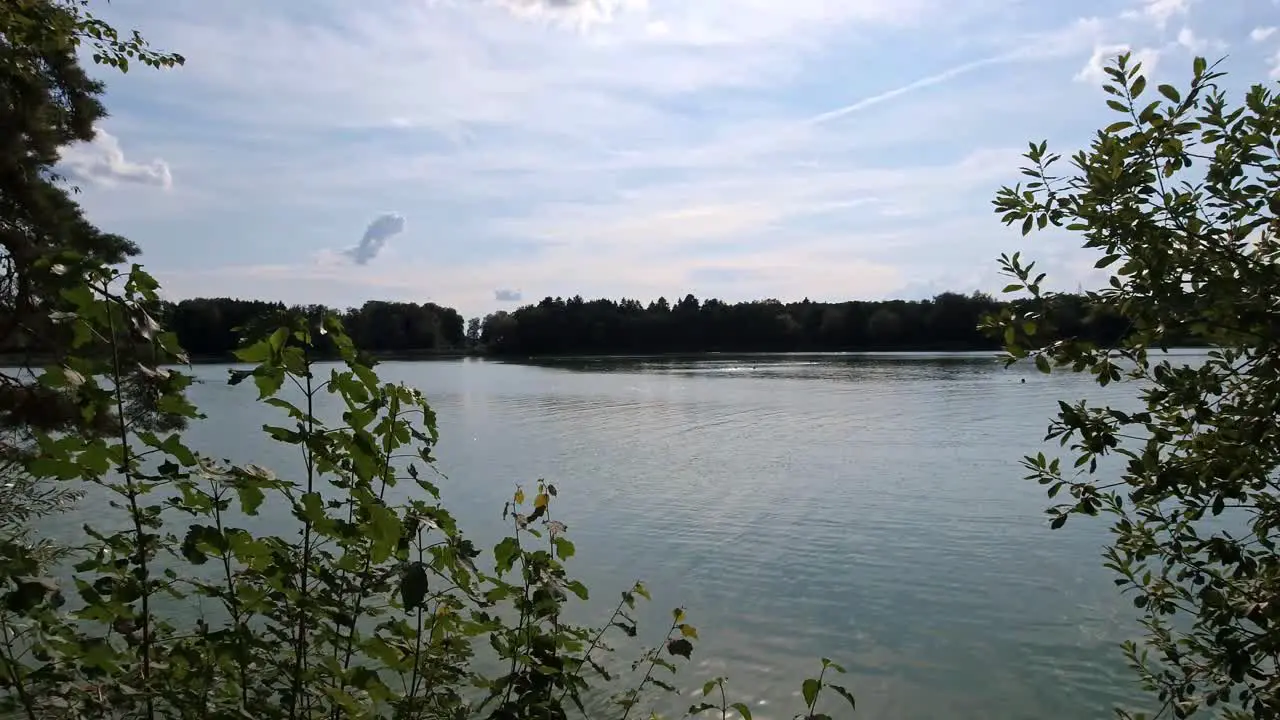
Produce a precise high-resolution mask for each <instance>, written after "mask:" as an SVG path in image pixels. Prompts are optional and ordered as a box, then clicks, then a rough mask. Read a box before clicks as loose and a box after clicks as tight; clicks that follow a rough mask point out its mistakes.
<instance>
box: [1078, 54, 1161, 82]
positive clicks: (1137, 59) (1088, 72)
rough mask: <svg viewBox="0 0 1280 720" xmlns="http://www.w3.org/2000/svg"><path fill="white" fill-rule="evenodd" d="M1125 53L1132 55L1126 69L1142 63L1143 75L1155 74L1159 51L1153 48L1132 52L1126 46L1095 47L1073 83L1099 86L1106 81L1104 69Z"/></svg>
mask: <svg viewBox="0 0 1280 720" xmlns="http://www.w3.org/2000/svg"><path fill="white" fill-rule="evenodd" d="M1126 52H1131V53H1132V56H1131V57H1130V58H1129V65H1128V67H1133V65H1134V64H1135V63H1142V74H1143V75H1145V76H1147V77H1151V76H1152V74H1154V73H1155V70H1156V63H1157V62H1158V61H1159V60H1160V51H1159V50H1156V49H1155V48H1143V49H1141V50H1132V49H1131V48H1130V47H1129V46H1128V45H1097V46H1095V47H1094V48H1093V55H1091V56H1089V61H1088V62H1086V63H1085V65H1084V67H1082V68H1080V72H1078V73H1076V75H1075V78H1074V79H1075V81H1076V82H1087V83H1090V84H1092V85H1101V84H1102V83H1104V82H1106V81H1107V79H1108V76H1107V73H1106V70H1105V68H1106V67H1107V66H1109V65H1110V64H1111V61H1112V60H1115V58H1116V56H1117V55H1122V54H1124V53H1126Z"/></svg>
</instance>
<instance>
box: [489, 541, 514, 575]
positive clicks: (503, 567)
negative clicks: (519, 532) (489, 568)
mask: <svg viewBox="0 0 1280 720" xmlns="http://www.w3.org/2000/svg"><path fill="white" fill-rule="evenodd" d="M519 555H520V541H519V540H516V539H515V538H513V537H508V538H504V539H503V540H502V542H500V543H498V544H497V545H495V546H493V560H494V563H495V564H496V566H497V570H498V574H499V575H502V574H505V573H507V572H510V571H511V568H513V567H515V562H516V557H517V556H519Z"/></svg>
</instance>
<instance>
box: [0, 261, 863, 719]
mask: <svg viewBox="0 0 1280 720" xmlns="http://www.w3.org/2000/svg"><path fill="white" fill-rule="evenodd" d="M156 292H157V286H156V283H155V282H154V280H152V279H151V278H150V277H149V276H148V275H147V274H146V273H145V272H143V271H142V270H141V269H140V268H139V267H137V266H134V267H133V269H132V270H131V271H129V272H127V273H123V272H120V271H117V270H114V269H111V268H108V267H99V268H97V270H96V271H95V272H93V273H90V274H88V275H86V276H85V281H84V285H83V286H82V287H78V288H76V289H72V290H69V291H67V292H66V293H65V297H66V299H67V300H68V302H70V303H71V304H72V305H73V306H74V309H73V310H72V311H69V312H65V313H64V314H63V315H62V316H61V317H60V321H61V322H63V323H66V324H68V325H70V326H71V330H72V331H71V332H70V336H71V337H73V338H74V340H73V345H72V348H71V352H70V354H69V355H68V356H67V357H66V358H65V359H64V360H63V361H62V362H59V363H57V364H55V365H51V366H49V367H47V368H45V369H44V370H43V372H42V373H41V375H40V382H41V383H42V384H43V385H45V386H47V387H49V388H52V389H57V390H59V391H61V392H67V393H70V394H71V396H73V397H74V398H76V401H77V403H78V405H79V407H80V408H81V409H82V410H81V411H82V413H84V414H85V416H86V418H88V419H90V420H92V419H93V418H94V417H95V416H97V415H99V414H101V415H103V416H106V417H110V418H111V419H112V422H114V423H115V430H116V431H115V432H114V433H113V434H112V433H102V434H97V433H94V434H77V433H67V434H57V433H49V432H43V431H41V432H36V434H35V435H36V438H37V442H38V446H39V453H38V457H37V458H34V459H31V460H30V461H29V462H27V464H26V467H25V470H26V472H27V473H29V474H30V476H31V478H32V480H33V481H38V482H44V483H51V484H54V486H63V487H70V488H79V487H85V486H90V487H91V489H92V491H93V492H91V493H90V498H89V499H88V500H86V502H95V503H98V504H99V505H100V507H95V512H94V521H93V523H92V524H90V525H86V526H85V528H84V533H85V536H86V537H85V541H84V542H83V543H79V544H75V545H74V546H66V547H62V548H60V550H61V553H60V554H58V555H50V554H49V553H37V552H33V548H32V545H31V544H30V543H29V542H27V540H28V538H29V533H28V532H27V528H26V526H25V522H24V519H23V518H16V517H5V518H4V519H3V520H0V600H2V602H0V714H5V713H13V714H18V715H21V716H25V717H27V718H29V719H30V720H37V719H41V720H43V719H45V718H48V719H54V718H147V720H153V719H154V718H164V719H165V720H170V719H175V718H249V717H252V718H290V719H294V718H329V719H331V720H339V719H347V718H404V719H409V718H412V719H415V720H417V719H422V720H428V719H431V720H435V719H441V720H442V719H444V718H454V719H460V718H494V719H508V718H510V719H517V718H540V719H546V718H566V717H601V718H606V717H607V718H614V719H615V720H625V719H626V718H629V717H633V716H634V717H640V713H642V712H644V713H646V716H652V711H651V710H649V709H648V706H649V705H650V704H651V703H652V701H653V698H652V697H651V694H650V693H651V691H654V690H665V691H669V692H675V686H674V685H673V684H672V683H671V680H672V676H673V674H674V673H676V671H677V670H678V669H679V664H680V663H681V662H682V661H684V660H687V659H688V658H689V657H690V655H691V654H692V652H693V650H694V641H696V640H697V637H698V635H697V631H696V630H695V629H694V627H693V626H692V625H690V624H689V623H688V621H687V619H686V617H685V612H684V610H683V609H676V610H674V611H673V612H672V621H671V624H670V626H669V627H668V628H667V632H666V634H665V636H663V638H662V640H661V642H660V643H658V644H657V645H656V646H654V647H652V648H650V649H648V650H645V651H644V652H643V654H642V655H641V657H640V658H639V659H638V660H637V661H636V662H635V663H634V664H633V666H632V669H631V671H630V672H626V671H623V672H617V671H616V670H611V669H610V668H609V667H608V666H607V665H608V663H607V662H605V654H606V653H608V652H609V651H610V648H609V645H608V643H609V633H610V632H612V633H620V634H622V635H624V636H629V637H634V636H636V635H637V627H636V621H635V619H634V618H633V614H632V611H633V609H634V608H635V605H636V602H637V599H639V598H648V592H647V590H646V589H645V587H644V585H643V584H641V583H636V584H635V586H634V587H632V588H630V589H628V590H627V591H626V592H623V593H622V596H621V600H620V602H619V603H618V605H617V606H616V608H614V610H613V612H612V614H611V616H610V617H609V618H608V619H607V621H606V622H605V623H604V624H603V625H602V626H601V627H600V628H594V629H593V628H588V627H582V626H578V625H575V624H572V623H570V622H567V621H566V620H564V617H565V615H566V606H567V604H568V603H569V602H571V601H583V600H586V599H587V597H588V594H587V588H586V587H585V586H583V585H582V584H581V583H580V582H578V581H577V580H574V579H573V578H571V577H570V576H569V575H568V574H567V572H566V569H565V567H564V561H565V560H567V559H568V558H570V557H572V555H573V554H574V547H573V544H572V542H571V541H570V540H569V539H568V537H567V536H566V535H567V534H566V530H567V528H566V526H565V525H564V523H562V522H561V521H560V520H558V519H555V518H553V516H552V509H553V507H554V504H555V499H556V495H557V490H556V488H555V487H554V486H553V485H551V484H547V483H543V482H538V483H537V485H536V486H534V487H531V488H529V490H528V492H526V490H525V489H524V488H519V487H518V488H517V489H516V491H515V493H514V495H513V497H512V500H511V501H510V502H509V503H508V504H507V506H506V507H505V508H504V509H503V513H504V516H505V517H506V518H507V519H508V520H510V522H511V533H510V535H509V536H508V537H506V538H505V539H503V540H502V541H501V542H499V543H497V544H496V545H495V546H494V547H493V548H492V552H491V553H486V552H484V551H482V549H481V548H480V547H478V546H477V545H475V544H474V543H473V542H472V541H471V540H470V539H469V538H468V537H466V536H465V535H464V534H463V532H462V531H461V530H460V529H459V528H458V525H457V522H456V521H455V519H454V518H453V516H452V515H451V514H450V513H449V512H448V510H447V509H445V507H443V506H442V504H441V503H440V500H439V497H440V493H439V488H438V487H437V485H436V480H437V479H438V478H437V474H436V473H435V471H434V468H433V461H434V457H433V450H434V448H435V447H436V444H437V442H438V441H439V437H438V433H437V429H436V420H435V415H434V413H433V412H432V410H431V408H430V406H429V405H428V403H427V401H426V399H425V398H424V397H423V396H422V395H421V394H420V393H419V392H417V391H416V390H413V389H411V388H409V387H406V386H404V385H396V384H390V383H384V382H382V381H381V380H380V379H379V378H378V376H377V375H376V373H375V372H374V370H373V368H372V365H371V363H369V362H368V361H366V360H365V359H364V358H363V356H362V355H361V353H359V352H358V351H357V349H356V348H355V347H354V345H353V343H352V341H351V340H350V338H348V337H347V336H346V335H345V334H344V333H343V329H342V325H341V323H340V321H339V319H338V318H336V317H324V318H319V319H315V318H306V317H299V318H296V319H292V320H288V321H287V322H286V324H284V325H283V326H281V327H278V328H276V329H274V330H272V331H271V332H270V333H269V334H268V335H266V336H264V337H260V338H259V339H257V340H254V341H252V342H250V343H248V344H246V345H245V346H244V347H243V348H242V349H241V350H240V351H239V353H238V355H239V359H240V360H241V361H242V362H243V363H247V364H249V365H250V366H251V367H250V369H237V370H232V371H231V376H230V378H229V382H230V383H231V384H242V383H246V382H249V383H252V385H253V386H254V387H255V388H256V390H257V395H258V401H259V402H261V403H263V404H264V405H266V406H269V407H270V408H272V409H273V410H274V411H276V412H278V413H279V414H280V416H281V418H282V419H281V421H280V422H279V423H278V424H274V425H266V426H264V427H263V431H264V432H265V433H266V434H267V435H269V436H270V437H271V438H272V439H273V440H274V441H276V442H279V443H283V444H285V445H289V446H292V447H294V448H296V451H297V456H298V458H299V461H300V462H299V463H298V466H297V468H298V469H297V470H296V472H295V473H286V474H282V475H277V474H275V473H274V472H272V471H271V470H268V469H266V468H264V467H261V466H258V465H253V464H245V465H241V464H234V463H231V462H228V461H222V460H216V459H214V458H211V457H207V456H205V455H202V454H200V453H199V452H198V451H197V450H196V449H193V448H190V447H188V445H187V444H186V441H185V440H184V430H182V429H178V430H174V431H172V432H157V431H154V430H152V429H151V428H150V426H149V424H139V425H136V426H135V425H134V419H135V415H136V414H137V413H141V412H143V410H137V411H134V410H131V408H130V406H129V404H128V403H127V402H126V397H127V390H126V388H125V384H124V383H123V382H122V378H124V377H125V376H126V374H128V373H132V372H134V371H136V370H137V369H138V368H137V367H135V366H136V365H137V362H136V360H133V359H132V358H136V357H137V356H138V355H137V353H130V354H128V355H125V354H123V353H119V352H116V353H108V354H105V355H104V354H103V353H100V352H96V351H95V352H90V353H88V354H86V355H85V356H81V355H79V354H78V353H77V351H78V350H79V349H81V348H89V349H96V348H99V347H101V346H102V345H103V344H105V345H107V346H109V347H116V346H119V345H121V344H124V345H127V346H128V347H130V348H136V347H137V346H139V345H142V344H147V345H150V346H153V347H154V348H155V350H156V352H155V353H154V354H153V357H156V358H181V356H182V355H181V352H182V351H181V348H179V347H177V345H176V341H175V338H174V336H173V335H172V334H170V333H166V332H162V331H159V330H158V329H157V328H156V327H155V325H154V323H153V322H151V320H150V317H149V315H148V313H147V308H149V307H151V306H152V304H153V303H154V301H155V300H156ZM321 336H324V337H323V340H324V343H325V347H326V348H331V347H332V348H337V350H338V352H339V354H340V356H341V363H340V364H337V365H332V364H328V365H325V364H318V363H317V362H316V355H317V354H316V347H317V343H318V342H319V340H320V339H321ZM126 357H128V358H131V359H130V360H128V361H127V362H128V363H129V366H128V367H126V366H125V362H126V360H125V358H126ZM141 367H142V369H143V370H144V371H145V372H146V373H147V374H155V375H157V376H160V377H161V378H163V380H164V382H163V383H160V384H157V385H156V387H157V388H158V390H157V392H159V393H160V395H159V396H158V397H156V398H153V400H154V402H153V403H151V404H150V405H149V407H150V406H154V407H156V408H159V409H161V410H163V411H164V412H167V413H171V414H174V415H178V416H181V417H185V418H196V417H199V414H198V411H197V409H196V408H195V407H194V406H193V405H192V404H191V402H190V401H189V400H188V399H187V397H186V395H185V390H186V388H187V387H188V385H189V383H190V381H191V378H190V377H189V376H187V375H185V374H183V373H181V372H179V371H178V370H177V369H176V368H175V367H174V366H172V365H169V366H165V365H161V364H159V363H156V364H150V365H142V366H141ZM335 402H336V404H337V405H338V407H339V408H340V410H341V412H340V419H333V420H327V419H326V418H325V414H326V413H325V412H324V411H322V406H324V407H330V408H331V407H333V405H334V404H335ZM330 414H332V413H330ZM214 420H215V421H216V419H214ZM398 484H407V485H408V486H409V487H408V489H406V488H404V487H400V488H397V485H398ZM397 498H407V499H404V500H397ZM267 512H270V513H272V516H271V523H270V532H262V533H255V532H253V531H252V530H251V529H249V526H251V525H253V519H254V518H255V516H259V515H260V514H262V513H267ZM281 518H287V519H288V522H283V521H282V519H281ZM290 524H291V525H292V527H288V526H289V525H290ZM259 525H261V523H259ZM281 525H285V527H283V528H282V527H281ZM55 561H56V562H57V563H58V564H57V565H53V564H52V563H54V562H55ZM60 573H61V576H60ZM197 604H198V605H199V607H200V608H201V612H200V613H199V615H198V617H193V616H192V608H193V607H195V606H196V605H197ZM488 668H493V670H492V672H489V671H487V669H488ZM828 671H838V672H843V671H842V670H841V669H840V668H839V666H837V665H835V664H833V663H830V662H829V661H824V662H823V674H821V675H820V676H819V677H818V678H813V679H809V680H806V681H805V682H804V684H803V693H802V695H803V698H804V702H805V707H804V711H803V713H802V715H800V716H799V717H805V718H814V719H815V720H816V719H819V718H824V717H828V716H827V715H824V714H822V713H821V712H819V710H818V701H819V694H820V692H821V690H822V689H823V688H824V687H830V688H832V689H833V690H834V691H835V692H837V693H839V694H840V695H843V696H844V697H845V698H846V699H847V700H848V702H849V703H850V704H852V701H853V698H852V696H851V695H850V694H849V693H848V691H847V690H846V689H845V688H843V687H840V686H837V685H833V684H830V683H829V682H827V681H826V673H827V672H828ZM615 681H616V683H621V687H622V688H623V689H621V690H613V691H612V692H611V691H610V688H612V687H616V685H614V684H611V683H615ZM712 689H718V690H719V693H720V695H719V697H720V700H721V702H720V704H718V705H715V704H711V703H707V704H704V705H696V706H694V707H691V708H690V710H689V712H690V713H691V714H694V713H702V712H711V711H716V712H718V713H719V715H720V716H721V717H722V718H728V717H731V716H733V717H737V716H741V717H744V718H748V719H749V718H750V717H751V712H750V708H748V707H747V706H746V705H744V704H741V703H730V702H729V700H728V698H727V696H726V695H725V693H724V681H723V680H721V679H717V680H716V681H713V683H710V684H709V685H708V687H707V688H706V689H705V690H706V693H710V692H711V690H712ZM731 713H732V714H733V715H731Z"/></svg>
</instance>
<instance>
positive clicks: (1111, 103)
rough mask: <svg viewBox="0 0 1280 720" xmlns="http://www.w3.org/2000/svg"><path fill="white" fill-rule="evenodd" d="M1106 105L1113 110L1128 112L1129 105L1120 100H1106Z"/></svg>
mask: <svg viewBox="0 0 1280 720" xmlns="http://www.w3.org/2000/svg"><path fill="white" fill-rule="evenodd" d="M1107 107H1109V108H1111V109H1112V110H1115V111H1116V112H1122V113H1127V112H1129V107H1128V106H1127V105H1125V104H1124V103H1122V102H1120V101H1119V100H1108V101H1107Z"/></svg>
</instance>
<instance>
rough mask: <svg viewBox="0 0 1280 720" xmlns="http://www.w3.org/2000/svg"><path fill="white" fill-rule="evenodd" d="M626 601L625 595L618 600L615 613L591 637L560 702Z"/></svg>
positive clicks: (561, 695) (562, 693)
mask: <svg viewBox="0 0 1280 720" xmlns="http://www.w3.org/2000/svg"><path fill="white" fill-rule="evenodd" d="M626 602H627V599H626V598H625V597H623V599H621V600H619V601H618V605H617V607H615V608H614V609H613V614H612V615H610V616H609V619H608V620H606V621H605V624H604V625H603V626H602V627H601V628H600V631H599V632H597V633H596V636H595V637H594V638H592V639H591V643H590V644H589V645H587V650H586V652H584V653H582V659H581V660H579V661H578V666H577V667H576V668H575V669H574V673H573V675H572V676H570V677H569V680H568V682H567V683H566V684H565V689H564V690H563V691H562V692H561V693H560V699H559V702H564V698H565V696H566V695H568V694H569V689H570V688H572V687H573V680H574V678H576V677H578V676H579V675H581V674H582V666H583V665H586V664H587V661H588V660H589V659H590V658H591V653H592V651H594V650H595V649H596V648H597V647H599V645H600V640H601V638H603V637H604V634H605V633H606V632H608V631H609V628H611V627H613V623H614V621H616V620H617V619H618V614H619V613H621V612H622V606H623V605H625V604H626ZM575 693H576V690H575Z"/></svg>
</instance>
